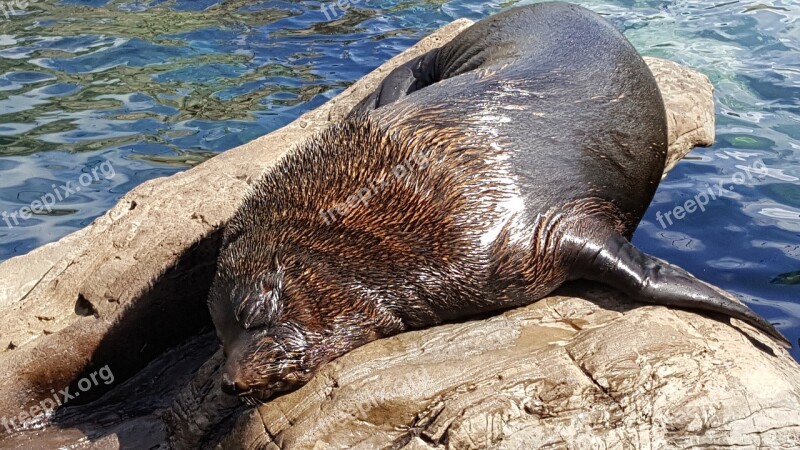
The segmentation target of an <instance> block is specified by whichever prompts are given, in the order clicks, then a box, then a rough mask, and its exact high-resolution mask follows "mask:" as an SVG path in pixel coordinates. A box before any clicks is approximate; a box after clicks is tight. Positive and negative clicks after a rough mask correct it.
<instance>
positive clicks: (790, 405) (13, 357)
mask: <svg viewBox="0 0 800 450" xmlns="http://www.w3.org/2000/svg"><path fill="white" fill-rule="evenodd" d="M469 23H470V22H469V21H466V20H459V21H456V22H453V23H452V24H450V25H447V26H445V27H444V28H442V29H441V30H439V31H437V32H436V33H434V34H433V35H431V36H429V37H428V38H426V39H424V40H423V41H421V42H420V43H419V44H417V45H416V46H414V47H412V48H411V49H409V50H407V51H406V52H404V53H403V54H401V55H399V56H397V57H396V58H393V59H392V60H391V61H389V62H387V63H386V64H384V65H383V66H381V67H380V68H378V69H377V70H376V71H374V72H373V73H371V74H369V75H367V76H366V77H364V78H363V79H362V80H360V81H358V82H357V83H355V84H354V85H353V86H351V87H350V88H349V89H348V90H346V91H345V92H343V93H342V94H341V95H340V96H338V97H337V98H335V99H334V100H331V101H330V102H329V103H327V104H326V105H324V106H322V107H320V108H318V109H317V110H314V111H311V112H309V113H307V114H304V115H303V116H301V117H300V118H299V119H298V120H296V121H295V122H293V123H292V124H290V125H288V126H286V127H284V128H282V129H280V130H277V131H275V132H273V133H271V134H269V135H267V136H264V137H262V138H259V139H257V140H255V141H253V142H251V143H248V144H246V145H244V146H241V147H239V148H236V149H233V150H230V151H228V152H225V153H224V154H221V155H219V156H217V157H215V158H213V159H211V160H210V161H207V162H206V163H204V164H202V165H200V166H198V167H196V168H194V169H191V170H189V171H187V172H184V173H181V174H178V175H175V176H172V177H169V178H162V179H157V180H152V181H150V182H147V183H145V184H143V185H141V186H139V187H138V188H136V189H134V190H133V191H131V192H130V193H129V194H127V195H126V196H125V197H123V199H122V200H121V201H120V202H119V204H118V205H117V206H115V207H114V208H113V209H112V210H111V211H109V212H108V213H107V214H105V215H104V216H102V217H101V218H99V219H97V220H96V221H95V223H93V224H92V225H91V226H89V227H87V228H85V229H83V230H81V231H78V232H76V233H74V234H72V235H70V236H68V237H66V238H64V239H62V240H61V241H59V242H57V243H54V244H50V245H47V246H44V247H42V248H40V249H38V250H35V251H34V252H32V253H30V254H28V255H25V256H22V257H18V258H14V259H12V260H9V261H6V262H5V263H2V264H0V308H1V309H2V311H3V312H4V314H2V315H1V316H0V345H2V347H0V348H4V349H5V348H7V349H6V350H5V351H3V353H1V354H0V373H1V374H3V375H4V376H3V377H1V378H0V413H2V414H4V415H6V416H7V417H8V416H16V415H17V414H18V412H19V411H22V410H23V409H25V408H27V407H28V406H29V405H31V404H34V403H36V402H38V401H39V400H40V399H41V398H43V397H45V396H47V395H49V394H50V391H51V389H63V388H64V387H65V386H69V385H71V384H74V382H75V380H77V379H79V378H81V377H82V376H85V374H87V373H89V372H91V371H92V370H95V369H96V368H97V367H100V366H104V365H109V367H111V368H112V370H113V371H114V374H115V377H116V378H117V379H118V380H124V379H126V378H128V377H131V376H134V375H135V374H137V373H139V375H138V377H139V378H136V377H134V378H133V380H131V381H135V380H137V379H140V378H142V375H141V372H140V371H141V370H142V368H144V367H145V366H146V365H147V364H148V363H149V362H151V361H152V360H153V359H154V358H159V357H160V355H162V354H163V353H164V351H165V349H167V348H169V347H172V346H175V345H179V344H181V343H183V342H185V341H186V340H187V339H189V338H191V337H192V336H196V335H199V334H202V333H203V332H204V331H207V330H208V324H209V319H208V316H207V312H206V311H205V301H204V300H205V294H206V292H207V290H208V285H209V282H210V279H211V276H213V270H214V258H215V255H216V251H217V245H218V238H219V230H220V229H221V227H222V225H223V224H224V222H225V221H226V220H227V218H228V217H230V216H231V214H232V213H233V211H234V209H235V208H236V205H237V204H238V203H239V201H240V200H241V199H242V197H243V196H244V195H245V193H246V192H247V189H248V188H249V186H250V184H252V183H253V182H254V181H255V180H256V179H257V178H258V177H259V176H260V174H261V173H262V172H263V171H264V170H268V169H269V167H271V166H272V165H273V164H274V163H275V161H276V160H277V159H278V158H279V157H280V156H281V155H283V154H284V153H285V152H286V151H288V150H289V148H290V147H291V146H292V145H294V144H296V143H298V142H299V141H301V140H302V139H303V138H304V137H306V136H308V135H309V134H310V133H313V132H315V131H317V130H318V129H320V128H322V127H324V126H325V125H327V124H328V123H330V122H331V121H335V120H338V119H340V118H341V117H343V116H344V115H345V114H346V113H347V112H348V111H349V109H350V108H351V107H352V106H353V105H354V104H355V103H356V102H357V101H359V100H360V99H361V98H363V97H364V96H365V95H366V94H367V93H368V92H369V91H370V90H371V89H372V88H373V87H374V86H376V85H377V84H378V83H379V81H380V79H381V78H382V77H383V76H384V75H385V74H387V73H388V72H389V71H390V70H391V69H392V68H393V67H396V66H397V65H399V64H401V63H402V62H403V61H406V60H408V59H410V58H412V57H414V56H416V55H419V54H421V53H423V52H424V51H427V50H428V49H430V48H433V47H437V46H440V45H442V43H443V42H446V41H447V40H448V39H451V38H452V37H453V36H454V35H455V34H457V33H458V32H459V31H460V30H461V29H463V28H465V27H466V26H468V25H469ZM647 62H648V64H649V65H650V67H651V68H652V70H653V72H654V74H655V76H656V78H657V80H658V82H659V86H660V87H661V90H662V94H663V96H664V99H665V102H666V105H667V110H668V114H669V116H670V120H669V126H670V129H669V132H670V162H671V164H670V167H671V166H672V165H674V164H675V163H676V162H677V161H678V160H680V159H681V158H682V157H683V156H684V155H685V154H686V153H688V151H689V150H690V149H691V148H692V147H693V146H696V145H710V144H711V143H712V142H713V136H714V108H713V99H712V87H711V85H710V83H709V82H708V80H707V78H706V77H704V76H703V75H701V74H698V73H696V72H694V71H691V70H689V69H686V68H683V67H681V66H679V65H677V64H674V63H671V62H668V61H663V60H657V59H651V58H648V59H647ZM558 294H560V295H554V296H551V297H549V298H547V299H544V300H542V301H540V302H538V303H536V304H535V305H531V306H528V307H525V308H520V309H516V310H512V311H509V312H506V313H505V314H502V315H498V316H496V317H493V318H489V319H486V320H481V321H473V322H468V323H461V324H451V325H444V326H440V327H436V328H432V329H428V330H422V331H417V332H411V333H405V334H403V335H400V336H396V337H393V338H389V339H383V340H380V341H377V342H374V343H371V344H369V345H366V346H364V347H362V348H359V349H357V350H355V351H353V352H351V353H350V354H348V355H345V356H344V357H342V358H340V359H338V360H336V361H334V362H332V363H330V364H328V365H327V366H326V367H324V368H323V369H322V371H321V372H320V373H319V374H318V375H317V376H316V377H315V378H314V379H313V380H312V382H311V383H309V384H308V385H307V386H305V387H303V388H302V389H300V390H298V391H296V392H293V393H290V394H287V395H284V396H282V397H280V398H278V399H275V400H274V401H271V402H270V403H268V404H266V405H264V406H262V407H260V408H259V409H257V410H254V409H249V410H245V411H244V412H241V408H238V411H239V412H240V413H238V414H237V415H234V416H233V417H234V419H233V420H235V423H234V425H233V430H232V431H231V432H230V433H227V435H220V433H221V431H220V430H222V429H223V428H225V427H222V426H220V425H219V424H220V423H222V422H223V421H225V420H228V419H227V418H228V417H229V416H231V414H232V411H234V410H237V408H236V405H235V404H231V403H230V402H229V400H230V399H227V398H226V397H223V396H220V395H219V392H218V383H216V376H217V366H218V364H219V361H220V360H221V356H220V355H218V354H217V355H215V356H213V357H212V358H211V359H210V360H209V361H208V362H207V363H206V364H205V365H203V367H202V368H200V369H199V370H197V369H193V370H196V373H195V374H194V380H193V381H191V382H189V383H188V384H187V385H186V387H184V388H183V390H182V391H181V392H180V395H179V396H178V399H177V402H176V403H175V405H173V406H172V407H171V408H169V409H168V410H167V412H166V414H165V417H166V422H167V425H168V426H169V428H168V430H169V431H170V432H172V433H174V434H175V437H174V438H173V440H172V443H173V445H176V446H183V447H189V448H196V447H199V446H208V445H215V446H217V447H219V448H254V449H255V448H265V447H267V448H387V447H388V448H409V449H428V448H440V447H441V448H445V447H448V448H486V447H496V448H538V447H546V448H606V447H610V448H645V447H653V448H670V447H700V446H706V447H708V446H710V447H726V446H734V445H736V446H743V448H756V447H764V448H787V449H788V448H797V447H799V446H800V366H798V364H797V363H796V362H795V361H794V360H792V359H791V357H790V356H789V355H788V354H787V353H786V352H785V351H784V350H783V349H781V348H779V347H777V346H774V345H773V344H771V343H770V341H768V340H766V338H764V337H763V336H762V335H760V334H759V333H758V332H757V331H754V330H752V329H750V328H749V327H747V326H746V325H742V324H739V323H738V322H736V324H737V326H739V327H740V328H741V329H742V330H746V332H747V335H745V334H744V333H743V332H741V331H739V330H737V329H734V328H732V327H730V326H728V325H727V324H725V323H723V322H720V321H715V320H713V319H710V318H707V317H704V316H700V315H697V314H692V313H688V312H683V311H674V310H669V309H666V308H662V307H653V306H642V307H640V306H639V305H638V304H636V303H635V302H633V301H631V300H629V299H626V298H623V297H622V296H620V295H619V294H616V293H613V292H611V291H608V290H605V289H602V288H600V287H598V286H596V285H589V284H576V285H573V286H570V287H568V288H565V289H564V290H562V291H561V292H559V293H558ZM748 336H752V337H748ZM184 345H186V344H184ZM204 345H206V346H208V343H206V344H204ZM212 351H213V350H212ZM195 359H196V358H195ZM149 367H150V369H148V370H152V364H151V366H149ZM163 373H168V372H163ZM163 373H162V378H165V377H164V376H163ZM190 375H191V374H190ZM154 383H155V382H154ZM127 384H134V383H132V382H129V383H127ZM123 388H124V386H120V387H119V388H118V390H119V389H123ZM130 389H133V388H130ZM103 393H104V390H103V389H100V388H99V387H98V389H97V390H92V391H91V395H92V396H94V397H96V396H99V395H101V394H103ZM112 394H114V392H113V391H112ZM164 395H166V394H164ZM170 395H172V394H170ZM87 397H88V395H87ZM169 398H171V397H169ZM89 399H91V397H89ZM162 403H163V399H162ZM153 408H154V409H153V411H154V412H152V411H151V412H148V413H147V414H150V416H148V418H147V423H149V424H151V425H152V424H153V423H160V422H159V420H160V419H159V417H160V414H161V413H160V412H159V411H160V410H158V408H160V407H157V406H153ZM97 409H100V407H97ZM151 413H152V414H151ZM120 415H122V414H120ZM126 420H128V419H127V418H126V417H121V418H119V419H118V421H117V422H116V424H117V425H114V426H116V427H117V428H113V427H112V428H111V429H110V431H109V430H106V431H105V432H103V433H102V434H103V437H102V438H97V439H94V438H93V442H87V441H86V440H84V441H83V443H82V444H80V445H81V446H82V447H90V446H92V447H97V448H116V447H125V446H126V444H125V439H124V435H125V432H123V431H120V430H127V432H128V433H130V430H131V429H135V428H132V426H131V425H130V423H131V422H130V421H128V422H126ZM126 424H127V425H126ZM152 426H153V427H154V428H153V430H156V431H158V430H160V432H161V434H159V433H158V432H154V434H153V437H152V439H153V440H154V441H157V440H159V439H161V438H162V437H163V436H162V434H164V433H165V429H164V428H163V427H161V428H159V426H157V425H152ZM126 427H127V428H126ZM82 433H83V434H86V435H89V434H90V433H89V432H87V431H86V428H83V427H80V426H74V425H73V426H72V427H71V428H70V429H69V430H61V435H60V436H69V437H70V439H71V438H73V437H79V436H81V434H82ZM209 435H215V436H214V437H213V438H209ZM35 438H36V436H33V437H26V438H25V439H26V441H25V442H30V440H29V439H35ZM5 442H9V441H5ZM5 442H4V441H2V440H0V446H5ZM21 442H23V441H22V440H21V439H17V440H14V444H13V445H20V446H23V447H24V445H22V444H21Z"/></svg>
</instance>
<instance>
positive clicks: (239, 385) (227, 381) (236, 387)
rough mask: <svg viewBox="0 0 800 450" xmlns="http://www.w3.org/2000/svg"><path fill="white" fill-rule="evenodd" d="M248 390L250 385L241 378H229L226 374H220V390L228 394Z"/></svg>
mask: <svg viewBox="0 0 800 450" xmlns="http://www.w3.org/2000/svg"><path fill="white" fill-rule="evenodd" d="M249 390H250V387H249V386H248V385H247V384H245V383H244V382H242V380H237V379H233V380H232V379H231V377H230V376H228V374H227V373H226V374H223V375H222V392H224V393H226V394H228V395H239V394H241V393H243V392H247V391H249Z"/></svg>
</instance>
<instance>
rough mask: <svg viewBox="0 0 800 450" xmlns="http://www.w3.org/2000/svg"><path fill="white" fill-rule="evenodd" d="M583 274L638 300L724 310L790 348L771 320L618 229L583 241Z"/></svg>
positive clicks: (581, 257)
mask: <svg viewBox="0 0 800 450" xmlns="http://www.w3.org/2000/svg"><path fill="white" fill-rule="evenodd" d="M577 263H578V264H579V267H581V269H582V270H581V271H580V274H581V276H582V278H585V279H588V280H593V281H599V282H601V283H604V284H607V285H609V286H612V287H614V288H616V289H619V290H620V291H622V292H625V293H626V294H628V295H630V296H631V297H633V298H634V299H636V300H640V301H644V302H647V303H653V304H657V305H665V306H673V307H676V308H681V309H694V310H703V311H710V312H715V313H722V314H725V315H728V316H730V317H733V318H736V319H739V320H742V321H744V322H747V323H748V324H750V325H752V326H754V327H756V328H758V329H759V330H761V331H763V332H764V333H766V334H767V335H769V336H771V337H772V338H774V339H775V340H777V341H778V342H779V343H780V344H781V345H782V346H784V347H786V348H791V344H790V343H789V341H788V340H787V339H786V338H785V337H784V336H783V335H782V334H781V333H780V331H778V330H777V329H775V327H774V326H772V324H770V323H769V322H767V321H766V320H765V319H764V318H762V317H761V316H759V315H757V314H756V313H754V312H753V311H752V310H750V309H749V308H748V307H747V306H744V305H743V304H741V303H739V301H737V300H735V299H734V298H733V296H732V295H731V294H726V293H724V292H722V291H720V290H717V289H715V288H713V287H712V286H711V285H709V284H707V283H705V282H703V281H700V280H698V279H697V278H695V277H693V276H692V275H691V274H690V273H689V272H687V271H685V270H683V269H681V268H680V267H678V266H675V265H672V264H670V263H668V262H665V261H662V260H660V259H658V258H655V257H653V256H650V255H648V254H646V253H644V252H642V251H641V250H639V249H638V248H636V247H634V246H633V244H631V243H630V242H629V241H628V240H627V239H625V238H624V237H623V236H621V235H620V234H618V233H613V234H612V235H610V236H609V237H608V239H607V240H606V241H605V242H597V243H594V245H593V244H591V243H588V244H586V245H584V246H583V247H582V248H581V250H580V251H579V255H578V261H577Z"/></svg>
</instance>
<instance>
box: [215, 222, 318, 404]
mask: <svg viewBox="0 0 800 450" xmlns="http://www.w3.org/2000/svg"><path fill="white" fill-rule="evenodd" d="M259 238H260V237H259V236H250V237H249V238H244V239H240V240H233V241H232V240H230V239H227V238H226V239H225V240H224V242H223V247H222V250H221V253H220V257H219V259H218V262H217V274H216V276H215V278H214V282H213V284H212V288H211V292H210V294H209V298H208V304H209V310H210V312H211V317H212V320H213V322H214V326H215V328H216V330H217V335H218V336H219V338H220V340H221V342H222V349H223V351H224V353H225V356H226V363H225V367H224V371H223V375H222V390H223V391H224V392H226V393H228V394H230V395H236V396H239V397H240V398H242V399H243V400H244V401H245V402H247V403H249V404H254V403H258V402H261V401H265V400H267V399H269V398H270V397H271V396H273V395H274V394H275V393H278V392H283V391H289V390H293V389H295V388H297V387H299V386H301V385H303V384H305V383H306V382H307V381H308V380H309V379H310V378H311V376H312V369H313V367H312V366H311V361H310V360H309V358H308V354H309V352H308V349H309V342H308V341H307V336H308V332H307V330H306V328H307V327H306V325H305V324H303V323H300V322H296V321H290V320H282V319H281V315H282V313H283V312H284V311H283V310H284V309H285V308H284V305H285V301H284V300H285V299H284V297H285V296H299V297H301V298H302V297H304V296H307V295H308V292H305V291H306V290H307V289H303V288H302V287H300V288H298V287H297V286H296V285H295V284H293V283H291V281H289V280H290V279H291V278H292V277H293V273H294V272H295V269H296V265H295V264H289V265H285V264H282V263H281V262H279V261H278V259H277V257H276V254H275V251H274V249H266V248H264V246H258V247H259V248H258V251H254V250H255V248H254V246H253V245H248V244H247V242H246V241H251V240H258V239H259ZM243 241H244V242H243Z"/></svg>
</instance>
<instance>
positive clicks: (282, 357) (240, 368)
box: [220, 326, 310, 403]
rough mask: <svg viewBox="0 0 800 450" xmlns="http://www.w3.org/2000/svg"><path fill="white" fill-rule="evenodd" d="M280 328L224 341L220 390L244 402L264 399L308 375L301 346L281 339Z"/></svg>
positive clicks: (253, 332) (295, 384)
mask: <svg viewBox="0 0 800 450" xmlns="http://www.w3.org/2000/svg"><path fill="white" fill-rule="evenodd" d="M282 334H285V331H284V330H283V327H280V326H278V327H275V328H273V329H266V330H264V329H262V330H257V331H252V332H244V333H241V334H240V335H239V336H238V337H237V338H236V339H235V340H234V341H232V342H230V343H228V344H227V347H226V353H227V358H226V362H225V367H224V369H223V373H222V376H221V379H220V387H221V389H222V391H223V392H224V393H226V394H228V395H234V396H238V397H241V398H242V399H243V400H245V401H246V402H248V403H251V402H258V401H265V400H268V399H269V398H270V397H272V395H273V394H274V393H276V392H283V391H287V390H290V389H294V388H296V387H298V386H299V385H302V384H304V383H305V382H306V381H308V378H310V375H307V374H309V373H310V371H308V370H305V369H304V359H305V358H304V357H303V356H304V348H298V347H297V346H295V345H293V343H292V342H288V341H287V339H285V336H284V337H282Z"/></svg>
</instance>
